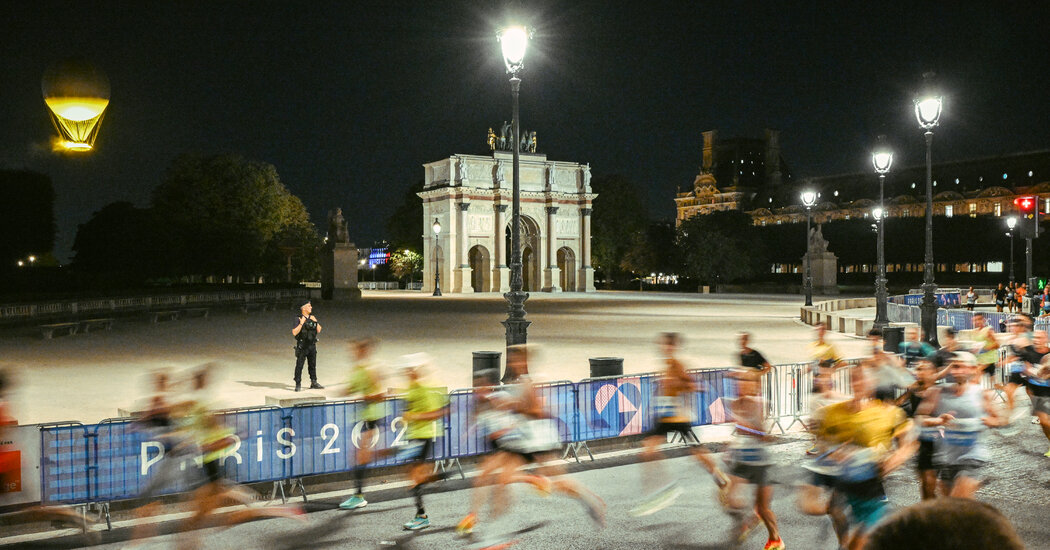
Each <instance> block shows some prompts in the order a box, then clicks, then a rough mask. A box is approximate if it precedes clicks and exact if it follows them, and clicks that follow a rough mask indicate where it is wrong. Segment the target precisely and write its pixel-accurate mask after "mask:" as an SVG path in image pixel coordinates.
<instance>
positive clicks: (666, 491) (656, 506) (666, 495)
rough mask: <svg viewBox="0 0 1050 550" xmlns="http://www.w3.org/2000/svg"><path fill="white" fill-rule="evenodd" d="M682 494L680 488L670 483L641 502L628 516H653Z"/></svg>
mask: <svg viewBox="0 0 1050 550" xmlns="http://www.w3.org/2000/svg"><path fill="white" fill-rule="evenodd" d="M681 494H682V488H681V487H679V486H678V484H677V483H673V482H672V483H671V484H669V485H668V486H666V487H664V488H663V489H660V490H659V491H657V492H656V493H654V494H653V495H652V496H651V497H649V498H647V499H645V500H643V501H642V502H641V503H640V504H639V505H638V506H635V507H634V508H632V509H631V512H630V514H631V515H632V516H635V517H641V516H648V515H650V514H655V513H656V512H659V511H660V510H663V509H664V508H667V507H668V506H670V505H671V504H673V503H674V501H675V499H677V498H678V497H679V495H681Z"/></svg>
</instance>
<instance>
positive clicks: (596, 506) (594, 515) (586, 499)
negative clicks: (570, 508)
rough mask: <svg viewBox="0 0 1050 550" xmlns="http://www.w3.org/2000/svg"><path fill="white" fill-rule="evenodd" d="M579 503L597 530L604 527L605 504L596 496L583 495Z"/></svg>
mask: <svg viewBox="0 0 1050 550" xmlns="http://www.w3.org/2000/svg"><path fill="white" fill-rule="evenodd" d="M580 502H581V503H583V506H584V508H586V509H587V515H588V516H590V517H591V520H592V521H594V523H595V525H597V526H598V528H603V527H605V502H604V501H603V500H602V499H600V498H598V497H597V496H594V495H590V494H587V493H583V494H581V495H580Z"/></svg>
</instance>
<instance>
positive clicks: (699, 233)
mask: <svg viewBox="0 0 1050 550" xmlns="http://www.w3.org/2000/svg"><path fill="white" fill-rule="evenodd" d="M678 245H679V249H680V254H681V256H682V262H683V269H684V271H685V273H686V275H688V276H689V277H692V278H694V279H696V280H697V281H699V282H700V283H706V284H720V283H731V282H734V281H740V280H748V279H752V278H755V277H757V276H758V275H760V274H761V273H763V272H764V271H765V270H766V269H767V268H768V260H767V259H766V253H765V249H764V247H763V245H762V242H761V241H759V239H758V232H757V231H756V228H755V226H754V225H752V222H751V216H749V215H747V214H745V213H743V212H739V211H736V210H731V211H724V212H712V213H710V214H706V215H701V216H694V217H692V218H690V219H688V220H686V221H684V222H682V224H681V225H680V226H679V227H678Z"/></svg>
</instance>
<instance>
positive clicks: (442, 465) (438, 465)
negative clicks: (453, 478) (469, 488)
mask: <svg viewBox="0 0 1050 550" xmlns="http://www.w3.org/2000/svg"><path fill="white" fill-rule="evenodd" d="M453 466H455V467H456V470H457V471H458V472H459V478H460V479H467V476H466V474H464V473H463V466H462V465H461V464H460V463H459V459H458V458H450V459H447V460H435V461H434V473H435V474H437V473H438V472H441V473H444V474H448V472H449V471H450V470H451V469H452V467H453Z"/></svg>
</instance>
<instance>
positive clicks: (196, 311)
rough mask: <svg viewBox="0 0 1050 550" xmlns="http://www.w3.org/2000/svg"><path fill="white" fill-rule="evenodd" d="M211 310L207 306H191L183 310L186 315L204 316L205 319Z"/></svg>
mask: <svg viewBox="0 0 1050 550" xmlns="http://www.w3.org/2000/svg"><path fill="white" fill-rule="evenodd" d="M209 311H211V310H210V309H209V308H206V307H189V308H186V309H184V310H182V312H183V313H185V314H186V317H202V318H204V319H207V318H208V313H209Z"/></svg>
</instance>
